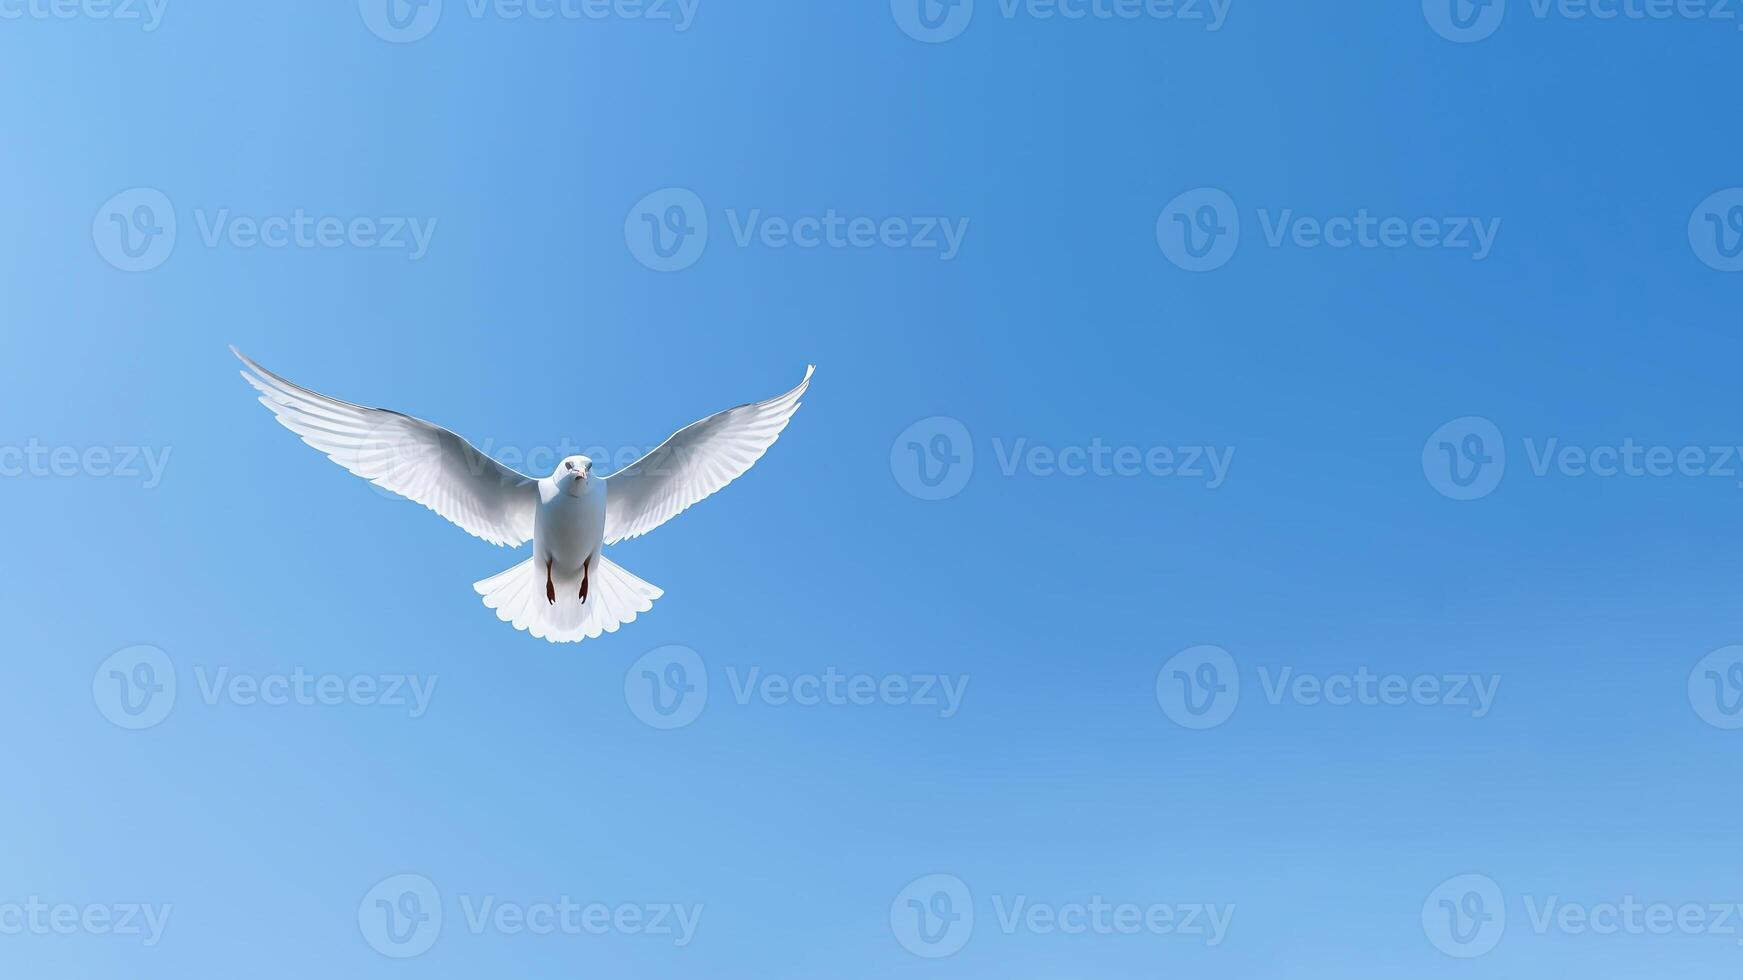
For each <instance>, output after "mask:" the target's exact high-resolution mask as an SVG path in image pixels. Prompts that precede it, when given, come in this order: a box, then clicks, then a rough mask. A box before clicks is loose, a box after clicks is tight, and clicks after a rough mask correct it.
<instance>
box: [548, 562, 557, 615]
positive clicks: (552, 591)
mask: <svg viewBox="0 0 1743 980" xmlns="http://www.w3.org/2000/svg"><path fill="white" fill-rule="evenodd" d="M545 601H547V602H549V603H550V604H551V605H553V606H554V605H556V604H557V583H555V582H553V581H551V559H549V558H546V559H545Z"/></svg>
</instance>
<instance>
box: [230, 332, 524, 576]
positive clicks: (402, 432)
mask: <svg viewBox="0 0 1743 980" xmlns="http://www.w3.org/2000/svg"><path fill="white" fill-rule="evenodd" d="M230 352H231V353H232V354H235V355H236V356H237V357H239V358H241V359H242V363H243V364H244V365H246V366H247V370H245V371H243V372H242V377H243V378H245V379H247V381H248V383H249V384H251V385H253V386H254V387H255V389H256V390H258V391H259V392H260V403H261V404H262V405H265V406H266V407H267V408H269V409H271V410H272V414H274V415H276V416H278V420H279V422H280V423H282V424H283V425H284V427H285V428H287V429H289V430H291V431H292V432H295V433H296V434H297V435H299V436H301V437H302V440H303V441H304V442H306V443H308V444H309V445H311V446H313V447H315V448H316V449H319V450H320V451H321V452H323V453H326V454H327V458H328V459H330V460H332V461H333V462H335V463H338V464H339V465H340V466H343V467H345V468H346V469H348V470H350V471H351V472H353V473H355V474H357V475H358V476H360V477H363V478H364V479H365V480H368V481H369V482H371V483H373V484H375V485H376V486H378V487H381V488H383V489H386V490H391V491H393V492H394V493H397V494H399V495H400V496H402V497H405V498H406V499H408V500H414V501H417V502H418V503H420V504H423V505H424V506H425V507H428V508H429V509H431V510H433V511H435V512H436V513H438V514H440V515H442V516H443V517H446V518H447V519H448V520H450V521H453V522H454V523H455V524H458V525H459V526H460V527H462V528H464V529H465V530H466V531H468V532H470V533H472V534H475V535H477V536H478V537H481V538H483V539H484V540H486V541H489V542H490V543H491V544H496V545H507V546H509V547H515V546H518V545H521V544H524V543H525V542H526V541H528V540H530V539H531V538H532V536H533V516H534V514H535V513H536V512H537V510H538V505H539V491H538V486H537V484H536V483H535V482H534V481H533V480H532V479H530V478H528V477H526V476H523V475H521V474H519V473H516V472H515V471H514V470H511V469H509V468H508V467H506V466H504V465H502V464H501V463H498V462H497V461H496V460H494V459H491V458H490V457H489V456H486V455H484V454H483V453H481V452H479V451H478V450H477V449H475V448H473V446H472V444H471V443H468V442H467V441H466V440H464V439H462V438H460V437H459V436H457V435H455V434H454V433H452V432H449V431H448V430H447V429H444V428H442V427H441V426H439V425H432V424H430V423H429V422H425V421H423V420H422V419H415V418H412V417H411V416H409V415H401V414H400V413H398V412H391V411H388V410H387V409H385V408H364V407H363V406H361V405H353V404H351V403H350V402H344V401H340V400H339V399H337V398H328V397H327V396H326V395H323V394H321V393H320V392H317V391H310V390H309V389H307V388H304V387H302V386H301V385H298V384H295V383H293V382H291V381H287V380H285V379H284V378H281V377H279V376H278V375H276V374H273V373H272V372H271V371H268V370H267V369H266V368H263V367H261V366H260V365H259V364H256V363H255V362H254V361H252V360H250V359H249V357H248V355H246V354H244V353H242V352H241V351H239V350H237V349H236V348H234V347H232V348H230Z"/></svg>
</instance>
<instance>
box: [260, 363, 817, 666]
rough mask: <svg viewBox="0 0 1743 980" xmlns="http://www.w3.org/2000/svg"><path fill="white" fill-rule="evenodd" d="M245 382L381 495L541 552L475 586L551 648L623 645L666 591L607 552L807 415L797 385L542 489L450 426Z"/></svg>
mask: <svg viewBox="0 0 1743 980" xmlns="http://www.w3.org/2000/svg"><path fill="white" fill-rule="evenodd" d="M230 352H231V353H233V354H235V355H236V356H237V357H239V358H241V359H242V363H243V364H244V365H246V366H247V370H245V371H243V372H242V377H243V378H245V379H247V381H248V383H249V384H251V385H253V386H254V387H255V389H257V390H258V391H259V392H260V403H261V404H262V405H265V406H266V407H267V408H269V409H271V410H272V414H273V415H275V416H277V417H278V421H279V422H280V423H281V424H283V425H284V427H285V428H287V429H289V430H291V431H292V432H294V433H296V434H297V435H298V436H301V437H302V440H303V441H304V442H306V443H308V444H309V445H311V446H313V447H315V448H316V449H318V450H320V451H321V452H323V453H326V454H327V458H328V459H330V460H332V461H333V462H335V463H338V464H339V465H340V466H343V467H345V468H346V469H348V470H350V471H351V472H353V473H355V474H357V475H358V476H360V477H363V478H364V479H365V480H368V481H370V482H371V483H374V484H375V485H376V486H379V487H382V488H384V489H387V490H391V491H393V492H394V493H397V494H399V495H400V496H402V497H405V498H406V499H408V500H414V501H416V502H418V503H420V504H423V505H424V506H425V507H428V508H429V509H431V510H433V511H435V512H436V513H438V514H440V515H442V516H443V517H446V518H447V519H448V520H450V521H453V522H454V523H455V524H458V525H459V526H460V527H461V528H462V529H464V530H466V531H467V532H469V533H471V534H473V535H476V536H477V537H480V538H483V539H484V540H486V541H489V542H490V543H491V544H495V545H502V546H506V547H511V548H517V547H519V546H521V545H522V544H525V543H526V542H527V541H529V540H530V541H532V543H533V554H532V557H531V558H528V559H527V560H526V561H523V562H521V563H520V564H518V565H516V566H514V567H513V568H510V569H508V570H507V571H505V572H502V573H501V574H499V575H493V576H491V577H490V578H487V579H485V580H484V581H482V582H477V583H475V584H474V585H473V588H474V589H476V590H477V591H478V594H479V595H481V596H483V597H484V604H485V605H486V606H489V607H490V608H492V609H494V610H496V617H497V618H498V619H500V620H502V621H503V622H505V623H513V624H514V628H515V629H518V630H526V631H527V632H529V633H531V634H532V635H533V636H536V637H540V638H542V639H545V640H548V641H550V642H552V643H579V642H580V641H581V640H583V639H591V638H593V637H596V636H598V635H599V634H601V633H612V632H615V631H616V630H617V628H618V627H619V626H622V625H623V624H624V623H628V622H632V621H634V619H635V618H636V615H637V614H638V613H644V612H647V611H648V610H649V609H651V608H653V604H654V600H655V599H658V598H659V597H660V596H661V595H663V594H664V592H663V591H662V590H661V589H659V588H658V587H656V586H653V585H649V584H648V583H647V582H644V581H642V580H641V579H640V578H637V577H636V576H635V575H632V574H630V573H629V572H628V571H626V570H625V569H624V568H622V567H621V566H619V565H617V564H616V563H614V562H612V561H611V559H609V558H606V557H605V556H604V555H603V554H601V549H602V548H603V547H604V546H605V545H612V544H616V543H618V542H619V541H623V540H625V539H627V538H633V537H637V536H639V535H643V534H646V533H648V532H649V531H652V530H653V529H654V528H656V527H659V526H660V525H661V524H664V523H666V522H667V521H669V520H671V519H672V518H674V517H676V516H677V515H678V514H680V513H682V512H683V511H685V510H686V509H688V508H689V507H690V505H692V504H694V503H696V502H697V501H700V500H702V499H703V498H705V497H707V496H709V495H711V494H713V493H714V492H715V491H717V490H719V489H720V488H722V487H724V486H726V485H727V484H728V483H731V482H732V481H733V480H736V479H738V478H739V477H740V476H742V475H744V473H745V471H747V470H749V469H750V468H751V466H752V465H754V464H755V463H756V461H757V460H759V459H761V458H762V456H763V454H764V453H766V452H768V449H769V447H770V446H772V445H774V443H775V439H776V438H777V437H779V436H780V434H781V430H783V429H785V428H786V427H787V423H788V422H790V421H791V420H792V418H793V413H794V412H796V411H798V410H799V399H800V397H801V396H803V395H804V394H805V389H806V387H807V386H808V385H810V383H811V374H812V372H813V371H815V370H816V366H815V365H811V366H809V367H807V368H806V369H805V378H804V380H802V381H800V382H799V386H798V387H797V388H794V389H793V390H792V391H789V392H787V393H786V394H784V395H780V396H778V397H775V398H771V399H769V400H768V401H762V402H752V403H751V404H748V405H740V406H739V407H737V408H729V409H727V410H726V411H724V412H720V413H718V414H715V415H710V416H709V417H707V418H705V419H703V420H701V421H700V422H695V423H693V424H691V425H687V426H685V427H684V428H682V429H679V430H678V431H677V432H676V433H675V434H674V435H673V436H672V437H671V438H670V439H667V440H666V441H665V442H664V443H662V444H661V445H660V447H659V448H657V449H655V450H654V451H653V452H650V453H648V454H647V455H646V456H643V457H642V458H641V459H640V460H637V461H636V462H635V463H633V464H631V465H629V466H627V467H625V468H623V469H622V470H619V471H618V472H616V473H613V474H612V475H611V476H609V477H602V476H597V475H595V474H594V472H593V465H594V461H593V459H592V458H590V457H588V456H570V457H568V458H566V459H563V460H561V461H560V462H558V463H557V468H556V470H554V471H553V472H552V473H551V475H550V476H547V477H545V478H544V479H542V480H541V479H535V478H533V477H530V476H525V475H523V474H521V473H517V472H515V471H514V470H512V469H510V468H509V467H507V466H504V465H502V464H501V463H499V462H497V461H496V460H494V459H491V458H490V457H489V456H486V455H485V454H484V453H482V452H479V451H478V450H477V449H476V448H474V447H473V446H472V444H471V443H468V442H467V441H466V440H464V439H462V438H460V437H459V436H457V435H455V434H454V433H452V432H449V431H448V430H447V429H444V428H442V427H441V426H439V425H432V424H431V423H429V422H425V421H423V420H421V419H415V418H412V417H411V416H409V415H402V414H400V413H399V412H393V411H389V410H387V409H385V408H364V407H363V406H361V405H353V404H351V403H350V402H344V401H340V400H339V399H337V398H329V397H327V396H326V395H323V394H321V393H319V392H315V391H310V390H309V389H307V388H304V387H302V386H301V385H298V384H295V383H293V382H291V381H288V380H286V379H284V378H282V377H280V376H278V375H276V374H273V373H272V372H271V371H268V370H267V369H266V368H263V367H261V366H260V365H259V364H257V363H255V362H254V361H253V360H250V359H249V357H248V356H247V355H246V354H243V353H242V352H241V351H239V350H237V349H236V348H234V347H232V348H230Z"/></svg>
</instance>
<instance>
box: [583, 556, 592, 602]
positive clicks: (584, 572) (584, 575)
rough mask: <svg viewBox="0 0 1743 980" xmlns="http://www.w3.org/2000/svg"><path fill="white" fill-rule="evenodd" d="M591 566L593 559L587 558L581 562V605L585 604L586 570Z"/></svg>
mask: <svg viewBox="0 0 1743 980" xmlns="http://www.w3.org/2000/svg"><path fill="white" fill-rule="evenodd" d="M592 566H593V560H592V559H591V558H590V559H588V560H587V561H584V562H582V563H581V604H582V605H586V604H587V570H588V569H589V568H591V567H592Z"/></svg>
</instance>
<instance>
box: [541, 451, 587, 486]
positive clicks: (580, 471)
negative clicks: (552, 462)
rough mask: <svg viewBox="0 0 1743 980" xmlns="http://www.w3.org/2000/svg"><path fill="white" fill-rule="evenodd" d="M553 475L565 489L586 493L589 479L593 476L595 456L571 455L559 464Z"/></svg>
mask: <svg viewBox="0 0 1743 980" xmlns="http://www.w3.org/2000/svg"><path fill="white" fill-rule="evenodd" d="M551 476H552V478H553V479H555V480H556V481H557V484H558V485H559V486H561V487H562V488H563V489H564V490H567V491H569V492H570V493H573V494H581V493H584V492H585V491H586V489H587V481H588V480H591V479H592V478H593V458H592V457H591V456H570V457H568V458H567V459H565V460H563V461H562V462H561V463H558V464H557V472H555V473H553V474H551Z"/></svg>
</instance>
